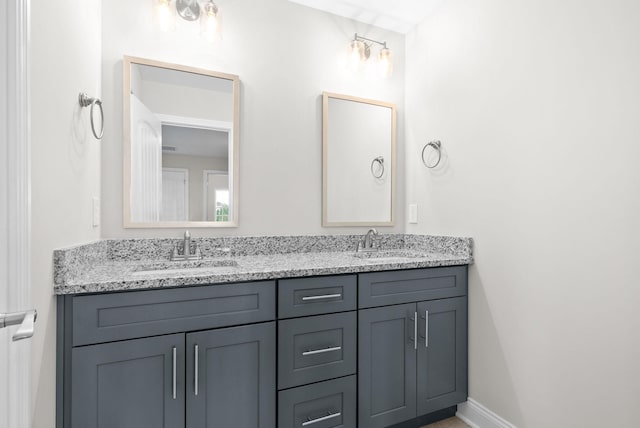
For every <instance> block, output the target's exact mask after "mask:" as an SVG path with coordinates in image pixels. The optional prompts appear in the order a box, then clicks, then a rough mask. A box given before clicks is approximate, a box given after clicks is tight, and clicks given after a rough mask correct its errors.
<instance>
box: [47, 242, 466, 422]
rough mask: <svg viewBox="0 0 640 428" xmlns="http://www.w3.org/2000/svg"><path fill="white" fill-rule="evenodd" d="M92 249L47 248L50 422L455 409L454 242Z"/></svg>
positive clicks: (367, 418) (459, 315)
mask: <svg viewBox="0 0 640 428" xmlns="http://www.w3.org/2000/svg"><path fill="white" fill-rule="evenodd" d="M359 239H360V237H358V236H353V235H330V236H288V237H225V238H206V239H193V240H192V241H191V244H192V245H193V247H194V248H193V250H192V251H191V252H192V253H193V254H195V252H196V251H195V249H196V248H197V250H198V252H199V254H201V255H202V259H201V260H184V261H173V262H172V261H170V260H169V258H170V256H171V254H173V253H174V250H173V249H174V248H175V247H178V248H181V247H180V246H181V245H182V242H181V241H180V240H173V239H153V240H142V239H141V240H105V241H100V242H97V243H93V244H88V245H83V246H79V247H74V248H68V249H63V250H58V251H56V253H55V257H54V258H55V282H56V284H55V292H56V294H58V348H57V349H58V355H57V356H58V359H57V361H58V382H57V385H58V391H57V398H58V400H57V410H58V411H57V427H58V428H71V427H74V428H75V427H78V428H80V427H81V428H92V427H119V428H128V427H131V428H133V427H135V428H140V427H153V428H159V427H166V428H179V427H223V428H231V427H234V428H235V427H237V428H243V427H247V428H248V427H256V428H257V427H260V428H274V427H279V428H293V427H297V428H299V427H313V428H328V427H345V428H347V427H353V428H355V427H360V428H376V427H390V426H394V425H396V424H402V425H400V426H406V427H409V426H415V427H418V426H420V424H422V423H426V422H428V421H430V420H435V419H438V418H442V417H444V416H446V415H450V414H453V413H454V412H455V406H456V404H458V403H461V402H464V401H465V400H466V398H467V265H468V264H470V263H472V261H473V259H472V252H471V246H472V242H471V240H470V239H466V238H448V237H433V236H422V235H402V234H390V235H383V236H381V237H380V238H379V240H378V243H377V247H378V248H379V250H377V251H367V252H355V248H356V246H357V243H358V242H359Z"/></svg>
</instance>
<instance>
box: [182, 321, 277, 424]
mask: <svg viewBox="0 0 640 428" xmlns="http://www.w3.org/2000/svg"><path fill="white" fill-rule="evenodd" d="M187 349H188V355H187V427H188V428H205V427H206V428H275V426H276V325H275V322H269V323H265V324H254V325H249V326H242V327H231V328H224V329H219V330H209V331H203V332H199V333H191V334H187Z"/></svg>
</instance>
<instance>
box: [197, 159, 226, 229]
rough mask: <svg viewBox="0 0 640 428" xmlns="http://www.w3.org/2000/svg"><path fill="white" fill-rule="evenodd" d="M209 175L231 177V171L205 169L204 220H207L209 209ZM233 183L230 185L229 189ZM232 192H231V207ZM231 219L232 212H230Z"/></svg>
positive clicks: (203, 190) (203, 182)
mask: <svg viewBox="0 0 640 428" xmlns="http://www.w3.org/2000/svg"><path fill="white" fill-rule="evenodd" d="M209 175H226V176H229V171H222V170H219V169H205V170H203V171H202V218H203V220H204V221H215V220H207V208H208V207H209ZM230 187H231V183H229V188H230ZM231 201H232V199H231V192H229V207H231ZM229 218H231V210H229Z"/></svg>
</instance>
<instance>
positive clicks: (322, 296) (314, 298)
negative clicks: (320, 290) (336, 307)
mask: <svg viewBox="0 0 640 428" xmlns="http://www.w3.org/2000/svg"><path fill="white" fill-rule="evenodd" d="M336 297H342V293H338V294H323V295H321V296H304V297H303V298H302V301H303V302H307V301H309V300H323V299H335V298H336Z"/></svg>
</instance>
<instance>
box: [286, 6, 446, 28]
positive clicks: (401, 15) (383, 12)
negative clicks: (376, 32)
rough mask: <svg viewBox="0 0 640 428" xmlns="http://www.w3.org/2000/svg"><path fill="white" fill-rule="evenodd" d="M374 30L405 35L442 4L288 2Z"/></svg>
mask: <svg viewBox="0 0 640 428" xmlns="http://www.w3.org/2000/svg"><path fill="white" fill-rule="evenodd" d="M289 1H290V2H293V3H298V4H301V5H304V6H309V7H312V8H314V9H319V10H323V11H325V12H329V13H333V14H334V15H339V16H344V17H345V18H349V19H353V20H355V21H360V22H364V23H367V24H371V25H375V26H376V27H380V28H384V29H387V30H391V31H395V32H397V33H403V34H404V33H407V32H409V31H410V30H411V29H412V28H413V27H414V26H415V25H416V24H419V23H420V22H422V21H423V20H424V19H425V18H426V17H427V16H428V15H429V14H431V13H432V12H434V11H435V10H436V9H437V8H438V7H439V6H440V4H442V2H443V1H444V0H391V1H389V0H289Z"/></svg>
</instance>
